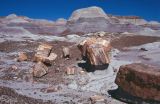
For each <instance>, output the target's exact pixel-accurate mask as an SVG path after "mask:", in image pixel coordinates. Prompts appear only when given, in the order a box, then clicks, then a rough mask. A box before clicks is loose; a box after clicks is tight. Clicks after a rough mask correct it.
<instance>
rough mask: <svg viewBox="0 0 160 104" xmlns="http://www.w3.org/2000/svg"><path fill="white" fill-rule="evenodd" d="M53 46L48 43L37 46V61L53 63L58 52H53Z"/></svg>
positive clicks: (35, 59) (35, 57)
mask: <svg viewBox="0 0 160 104" xmlns="http://www.w3.org/2000/svg"><path fill="white" fill-rule="evenodd" d="M51 51H52V46H51V45H48V44H41V45H39V47H38V48H37V53H36V54H35V56H34V59H33V60H34V61H35V62H43V63H47V64H51V63H52V62H53V61H54V60H55V59H56V58H57V54H55V53H51Z"/></svg>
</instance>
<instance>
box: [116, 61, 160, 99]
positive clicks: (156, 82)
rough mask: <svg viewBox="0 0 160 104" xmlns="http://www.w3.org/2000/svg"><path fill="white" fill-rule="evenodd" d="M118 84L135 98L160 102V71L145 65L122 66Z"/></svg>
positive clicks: (117, 80) (117, 78)
mask: <svg viewBox="0 0 160 104" xmlns="http://www.w3.org/2000/svg"><path fill="white" fill-rule="evenodd" d="M115 82H116V84H117V85H118V86H119V87H121V88H122V89H123V90H124V91H126V92H128V93H130V94H131V95H133V96H136V97H140V98H143V99H148V100H156V101H160V69H158V68H156V67H153V66H148V65H144V64H137V63H134V64H129V65H125V66H121V67H120V69H119V72H118V74H117V77H116V81H115Z"/></svg>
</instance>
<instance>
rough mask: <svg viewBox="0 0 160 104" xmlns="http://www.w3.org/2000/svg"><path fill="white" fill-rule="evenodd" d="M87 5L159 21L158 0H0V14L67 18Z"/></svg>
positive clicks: (159, 5)
mask: <svg viewBox="0 0 160 104" xmlns="http://www.w3.org/2000/svg"><path fill="white" fill-rule="evenodd" d="M89 6H99V7H101V8H103V10H104V11H105V12H106V13H108V14H114V15H137V16H140V17H142V18H145V19H146V20H157V21H160V0H0V16H6V15H8V14H11V13H15V14H17V15H24V16H28V17H31V18H42V19H49V20H56V19H57V18H60V17H63V18H66V19H67V18H69V16H70V15H71V13H72V12H73V11H74V10H76V9H79V8H84V7H89Z"/></svg>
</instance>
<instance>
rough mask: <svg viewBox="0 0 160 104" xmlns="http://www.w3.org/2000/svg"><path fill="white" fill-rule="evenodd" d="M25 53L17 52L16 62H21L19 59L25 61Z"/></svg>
mask: <svg viewBox="0 0 160 104" xmlns="http://www.w3.org/2000/svg"><path fill="white" fill-rule="evenodd" d="M27 59H28V58H27V54H26V53H25V52H20V53H19V54H18V58H17V61H18V62H21V61H27Z"/></svg>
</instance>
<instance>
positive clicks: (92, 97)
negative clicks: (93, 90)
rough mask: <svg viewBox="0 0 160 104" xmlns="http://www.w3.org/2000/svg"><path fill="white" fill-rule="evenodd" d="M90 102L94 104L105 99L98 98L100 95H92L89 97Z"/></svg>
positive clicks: (102, 97)
mask: <svg viewBox="0 0 160 104" xmlns="http://www.w3.org/2000/svg"><path fill="white" fill-rule="evenodd" d="M90 100H91V102H92V104H95V103H96V102H104V101H105V97H104V96H100V95H93V96H91V97H90Z"/></svg>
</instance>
